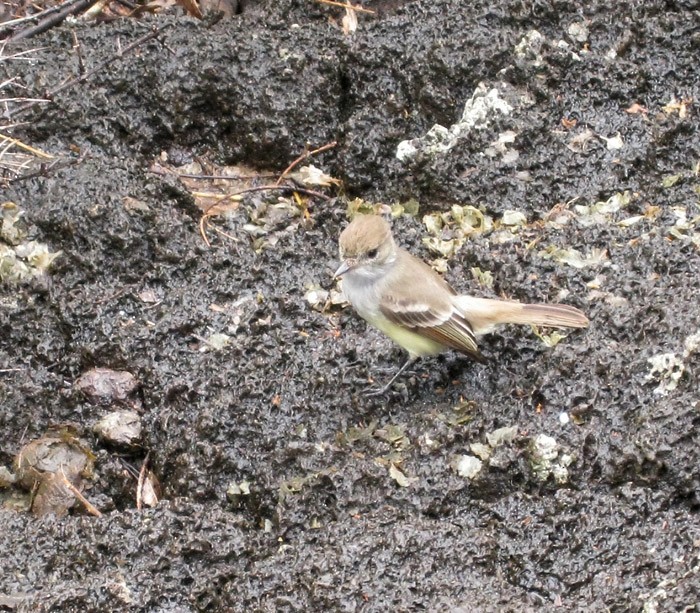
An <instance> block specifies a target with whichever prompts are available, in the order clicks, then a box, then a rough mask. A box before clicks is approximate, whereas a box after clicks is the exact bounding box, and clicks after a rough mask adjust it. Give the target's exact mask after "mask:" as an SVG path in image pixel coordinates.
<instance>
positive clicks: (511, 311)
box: [454, 296, 588, 335]
mask: <svg viewBox="0 0 700 613" xmlns="http://www.w3.org/2000/svg"><path fill="white" fill-rule="evenodd" d="M454 300H455V306H456V307H457V308H458V309H459V310H460V311H461V312H462V313H463V314H464V317H465V318H466V319H467V321H468V322H469V323H470V324H471V326H472V328H473V330H474V333H475V334H477V335H480V334H487V333H488V332H490V331H491V330H493V329H494V328H495V327H496V326H499V325H501V324H525V325H534V326H555V327H564V328H585V327H587V326H588V317H586V315H585V314H584V313H583V311H580V310H579V309H577V308H575V307H572V306H569V305H567V304H522V303H520V302H508V301H505V300H489V299H488V298H474V297H472V296H457V297H456V298H455V299H454Z"/></svg>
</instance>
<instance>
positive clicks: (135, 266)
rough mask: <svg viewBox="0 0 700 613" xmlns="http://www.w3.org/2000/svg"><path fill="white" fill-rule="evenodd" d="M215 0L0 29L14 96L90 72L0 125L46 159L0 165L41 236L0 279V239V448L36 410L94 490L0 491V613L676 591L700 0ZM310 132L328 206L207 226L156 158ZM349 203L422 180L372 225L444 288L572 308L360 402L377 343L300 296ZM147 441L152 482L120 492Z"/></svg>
mask: <svg viewBox="0 0 700 613" xmlns="http://www.w3.org/2000/svg"><path fill="white" fill-rule="evenodd" d="M239 4H240V6H241V8H242V11H241V12H240V14H238V15H235V16H232V17H229V18H224V19H220V20H216V19H211V18H210V19H207V20H204V21H196V20H194V19H191V18H185V17H182V16H179V15H176V14H175V13H173V14H171V15H166V16H157V17H144V18H141V19H122V20H118V21H114V22H111V23H103V24H100V25H95V24H75V23H73V24H68V23H66V24H63V25H61V26H60V27H57V28H53V29H51V30H49V31H48V32H46V33H45V34H42V35H40V36H37V37H34V38H31V39H29V40H26V41H21V42H19V43H17V44H14V45H11V46H8V47H6V48H5V49H4V50H3V54H4V56H5V57H6V56H8V55H11V54H12V53H16V52H19V51H26V50H31V52H30V53H29V56H30V57H31V58H33V59H31V60H29V61H27V60H25V61H20V60H19V59H18V58H15V59H5V61H3V62H2V63H0V69H1V70H2V71H3V72H2V76H0V81H5V80H6V79H8V78H11V77H14V78H15V79H16V80H17V83H18V84H22V85H23V86H25V89H22V92H23V93H22V96H23V97H41V96H42V95H43V94H44V93H45V92H46V91H47V90H51V89H55V88H56V87H57V86H58V85H60V84H61V83H62V82H63V81H64V80H66V79H69V78H71V77H76V76H78V75H79V74H81V70H84V71H88V70H90V69H92V68H94V67H99V70H97V71H96V72H95V73H94V74H92V75H90V76H89V77H88V78H86V79H85V80H84V81H83V82H79V83H75V84H72V85H70V86H68V87H66V88H65V89H62V90H61V91H57V92H56V93H55V95H54V96H53V100H52V102H50V103H43V104H40V105H36V106H34V107H33V108H32V109H29V110H24V111H23V110H21V109H18V106H19V104H20V103H11V104H9V106H8V108H9V109H10V111H12V110H13V109H14V114H9V115H6V119H5V120H3V121H4V122H5V123H4V124H3V125H5V126H7V125H8V124H9V123H17V122H19V121H22V122H26V123H24V125H22V126H20V127H19V128H15V129H14V130H13V132H12V134H13V135H14V136H15V137H16V138H18V139H20V140H21V141H22V142H23V143H25V144H27V145H30V146H32V147H34V148H37V149H41V150H43V151H45V152H47V153H50V154H52V155H53V156H54V160H53V161H52V162H51V163H49V162H44V164H43V166H38V165H35V166H34V167H33V169H32V172H29V173H28V175H27V176H25V177H23V178H19V179H14V180H12V181H10V182H7V183H6V186H5V189H4V190H3V196H2V200H3V201H8V202H9V201H12V202H13V203H14V205H15V206H16V208H14V207H11V206H9V205H4V209H3V211H4V215H5V217H4V218H5V219H6V220H7V221H6V223H5V225H4V230H3V231H4V234H3V240H2V241H0V245H5V253H6V254H7V249H9V248H10V246H11V248H12V249H15V250H16V248H17V247H18V245H19V244H24V243H23V242H22V241H27V240H34V241H37V242H38V243H40V244H42V245H45V246H46V247H47V248H48V250H49V253H55V252H58V251H60V254H59V255H58V256H57V257H56V259H55V260H54V261H53V262H52V263H51V266H50V267H49V269H48V272H47V273H44V274H41V275H38V276H35V277H32V278H30V279H24V280H21V281H12V280H10V279H9V278H7V277H8V274H9V273H7V270H5V269H3V268H2V267H0V271H3V270H5V273H4V274H5V277H6V278H5V280H4V281H3V283H2V285H0V432H2V437H0V466H3V467H5V468H6V469H7V470H5V471H4V473H3V474H5V475H6V480H5V482H9V481H11V480H12V475H9V474H8V473H13V474H16V473H17V472H18V471H17V468H18V467H17V466H16V464H15V458H16V456H17V455H18V454H19V453H20V451H21V450H23V449H25V450H26V447H25V445H27V444H28V443H30V442H31V441H36V440H42V439H41V437H44V436H45V435H46V433H47V432H53V433H54V434H53V436H54V439H52V440H56V439H57V440H58V441H59V442H60V441H62V442H63V443H64V444H68V445H69V446H72V448H73V449H80V450H81V451H82V452H84V457H85V458H88V463H89V464H91V466H92V467H91V470H89V471H83V474H82V477H81V479H80V480H79V481H80V484H79V485H80V489H81V490H82V494H83V495H84V496H85V498H86V500H87V501H89V503H91V504H92V505H93V506H94V507H95V509H96V510H98V511H99V512H100V513H101V517H97V516H95V515H94V514H90V513H89V512H88V511H87V510H86V507H85V505H84V504H82V503H76V504H74V505H73V507H72V508H71V509H70V510H68V512H67V514H62V516H60V517H56V516H55V515H54V514H53V513H48V514H45V515H41V516H39V515H37V513H36V509H35V512H34V513H33V512H31V511H28V510H26V501H27V494H22V493H21V492H22V489H21V488H20V486H19V484H17V483H15V484H11V483H7V484H6V487H4V488H3V489H0V494H2V500H3V503H4V506H3V508H2V509H0V521H1V523H2V526H3V529H2V531H1V532H0V550H2V552H3V563H2V564H1V565H0V608H4V609H10V610H16V611H127V610H128V611H178V612H179V611H203V610H209V611H224V610H231V611H251V610H255V611H278V610H282V611H286V610H304V611H332V610H342V611H413V610H430V611H511V610H512V611H523V610H529V609H531V608H532V609H534V608H537V609H544V610H548V609H555V608H560V609H563V610H572V611H573V610H584V609H585V610H608V609H610V610H615V611H641V610H644V611H679V610H692V608H693V607H697V606H698V604H699V603H700V587H699V586H700V527H699V524H698V510H699V509H700V446H698V440H699V438H698V435H699V430H700V393H699V392H698V383H699V381H698V367H699V366H700V357H699V356H700V312H699V311H698V306H697V305H698V300H699V298H700V281H699V279H700V277H699V275H698V270H700V204H699V201H700V195H699V189H700V187H699V186H700V182H699V181H698V174H699V166H698V164H699V163H700V137H699V130H698V120H697V116H698V100H700V78H699V74H700V69H699V68H698V63H697V57H698V51H699V49H700V34H699V32H698V29H697V11H696V10H695V11H694V10H693V8H692V6H691V5H692V3H691V2H681V1H679V2H669V1H664V2H662V1H661V0H658V1H655V0H649V1H647V2H643V3H639V2H624V1H623V2H617V3H609V2H607V3H604V2H591V3H587V4H586V7H585V8H583V9H577V10H575V11H574V10H572V9H571V8H570V4H569V3H562V2H556V1H550V2H544V1H543V2H536V3H523V2H519V1H515V0H510V1H509V0H503V1H497V2H492V1H491V2H478V1H477V2H469V3H462V2H449V1H446V0H444V1H439V0H430V1H428V0H426V1H421V0H416V1H414V2H375V3H367V6H369V7H371V8H375V9H377V11H378V12H377V14H375V15H365V14H362V15H359V16H358V28H357V31H356V32H355V33H354V34H352V35H345V34H343V32H342V29H341V26H340V19H341V18H342V16H343V10H342V9H339V8H334V7H329V6H325V5H321V4H316V3H312V2H303V3H302V2H295V1H293V0H284V1H280V2H258V3H253V2H246V3H239ZM154 27H156V28H159V34H158V36H157V37H156V38H153V39H151V40H148V41H145V42H144V43H143V44H141V45H139V46H138V47H137V48H136V49H134V50H133V51H132V52H131V53H128V54H125V55H124V56H123V57H117V58H114V54H115V52H116V50H117V49H118V46H121V48H124V47H126V46H128V45H129V44H130V43H132V42H134V41H137V40H138V39H139V38H141V37H143V36H144V35H146V34H148V33H149V32H150V31H151V29H152V28H154ZM76 41H78V42H79V47H78V46H76ZM110 58H113V61H111V62H109V63H108V64H106V65H104V66H102V67H100V62H103V61H105V60H107V59H110ZM81 67H82V68H81ZM480 84H483V85H480ZM8 92H9V93H10V94H12V95H15V94H17V92H16V91H13V90H8ZM475 92H477V93H476V95H475ZM473 96H474V98H472V97H473ZM469 100H472V103H471V104H470V105H469V107H468V109H467V110H468V111H470V112H467V113H465V104H466V103H467V102H468V101H469ZM12 104H15V106H14V107H13V106H12ZM475 109H476V110H475ZM479 109H481V110H483V113H482V114H479V112H477V111H478V110H479ZM470 113H471V114H470ZM474 113H476V114H474ZM460 118H462V120H463V121H462V122H460ZM435 124H439V125H441V126H443V127H444V128H445V130H433V131H431V128H432V127H433V126H434V125H435ZM428 134H430V137H428V136H427V135H428ZM331 141H337V143H338V144H337V146H335V147H334V148H330V149H328V150H326V151H324V152H322V153H319V154H318V155H316V156H314V157H313V159H312V161H313V163H314V164H315V165H316V166H318V167H319V168H322V169H323V170H324V171H325V172H326V173H328V174H329V175H331V176H332V177H335V178H337V179H340V180H342V186H330V187H323V188H322V187H317V188H315V191H321V192H323V193H324V194H326V196H328V197H330V199H329V200H324V199H322V198H320V197H318V196H313V195H311V196H309V195H303V194H300V195H299V198H298V199H294V198H293V197H292V195H291V192H290V191H289V190H287V191H283V192H272V191H261V192H253V193H249V194H248V195H246V196H245V197H244V198H243V200H242V201H241V202H240V204H238V205H237V206H236V208H235V210H233V211H229V212H228V214H227V215H225V216H221V217H218V218H216V219H215V220H213V224H214V225H215V226H216V228H217V229H219V230H221V231H223V232H225V234H221V233H217V232H214V231H211V229H210V231H209V232H207V237H208V240H209V243H210V244H209V245H207V243H206V242H205V241H204V239H203V237H202V235H201V233H200V227H199V223H200V217H201V210H200V209H199V208H198V206H197V202H198V201H197V198H196V196H195V195H193V193H192V192H193V190H192V189H191V188H188V186H187V185H186V184H185V183H184V182H183V181H182V180H178V179H177V178H173V177H172V176H165V175H163V174H159V173H156V172H152V171H153V170H154V168H155V166H154V164H156V163H158V164H161V165H167V164H169V165H170V166H171V167H172V166H183V167H184V166H186V165H191V164H193V163H194V162H196V161H198V160H199V161H201V160H212V161H215V162H216V163H218V164H228V165H239V166H240V165H244V166H245V167H246V168H252V169H255V170H256V171H258V172H261V173H272V174H273V175H275V176H277V175H279V173H281V172H282V171H283V170H284V169H285V168H286V167H287V166H288V165H289V164H290V162H292V161H293V160H294V159H295V158H296V157H297V156H298V155H299V154H300V153H301V152H302V151H303V150H304V148H305V146H306V145H307V143H308V144H309V146H310V147H311V148H314V147H319V146H321V145H324V144H326V143H330V142H331ZM403 141H411V144H410V145H408V144H404V145H402V147H401V148H399V144H400V143H401V142H403ZM397 148H399V149H400V151H401V152H402V154H401V156H400V158H401V159H399V158H397V155H396V154H397ZM407 152H408V153H407ZM261 181H262V180H261ZM266 181H267V182H268V183H269V182H270V180H269V179H268V180H266ZM274 181H275V179H272V182H273V183H274ZM280 197H284V198H283V200H281V201H280V200H279V198H280ZM353 198H362V199H363V200H364V201H365V202H368V203H380V202H381V203H384V204H386V205H388V206H392V205H393V207H394V212H395V213H398V212H400V210H401V209H400V208H399V207H398V206H396V205H397V204H402V205H403V209H404V210H406V211H408V212H411V213H415V205H416V202H417V203H418V205H419V212H418V214H417V215H415V214H414V215H409V214H404V215H401V216H398V217H397V218H396V219H395V221H394V228H395V232H396V236H397V240H398V241H399V242H400V243H401V244H403V245H404V246H406V247H408V248H409V249H411V250H412V251H413V252H414V253H416V254H417V255H420V256H421V257H423V258H424V259H426V260H430V261H434V260H435V259H436V258H438V256H439V254H438V253H437V251H436V250H435V249H434V248H435V247H439V248H440V250H442V255H443V256H444V258H442V262H441V264H442V266H443V268H445V269H446V272H445V276H446V278H447V279H448V280H449V281H450V283H452V284H453V285H454V286H455V287H456V288H457V289H459V290H461V291H464V292H473V293H478V294H480V295H485V296H501V297H507V298H512V299H518V300H526V301H545V300H551V301H563V302H566V303H569V304H573V305H575V306H577V307H579V308H581V309H583V310H584V311H585V312H586V313H587V314H588V315H589V317H590V319H591V325H590V327H589V328H588V329H586V330H583V331H576V332H570V333H568V335H567V336H566V338H564V339H563V340H561V341H560V342H559V343H558V344H556V345H555V346H553V347H551V346H548V344H547V343H545V342H544V341H543V338H544V340H547V339H549V340H551V337H543V338H540V337H539V336H538V335H537V334H535V333H534V332H533V331H532V330H530V329H523V328H506V329H503V330H500V331H499V332H497V333H495V334H493V335H490V336H488V337H486V338H485V339H484V340H483V348H484V353H485V355H486V356H487V357H488V363H487V364H485V365H479V364H474V363H471V362H469V361H468V360H465V359H462V358H460V357H458V356H456V355H451V354H447V355H444V356H440V357H437V358H431V359H426V360H423V361H422V362H421V363H420V364H418V365H417V366H416V367H415V369H414V372H413V373H411V374H409V375H408V376H406V377H404V378H403V379H402V380H401V382H399V383H398V384H397V385H396V386H395V387H394V388H393V389H392V391H391V392H390V393H389V394H387V395H386V396H384V397H378V398H366V397H364V396H363V395H362V393H361V392H362V390H363V389H365V388H366V387H367V386H368V385H369V384H370V383H371V382H372V381H373V380H378V381H381V380H382V378H383V377H385V376H386V374H385V372H386V371H387V370H389V371H390V370H391V369H393V368H395V367H397V366H398V365H399V364H400V363H401V361H402V359H403V355H402V354H401V352H400V351H399V350H398V349H397V348H395V347H393V346H392V345H391V343H390V342H389V341H388V340H386V339H385V338H383V337H382V336H381V335H380V334H379V333H378V332H376V331H374V330H370V329H368V328H367V326H366V325H365V323H364V322H362V321H361V320H359V319H358V318H357V317H356V316H354V315H353V314H352V312H351V311H350V309H343V308H341V306H339V305H331V306H329V305H322V304H321V305H319V304H318V303H314V301H313V300H310V296H309V290H310V289H313V290H315V291H316V293H317V294H318V295H321V296H325V295H326V294H324V293H323V292H325V291H328V290H330V289H331V288H332V287H333V282H332V279H331V276H332V272H333V270H334V269H335V267H336V266H337V263H338V261H337V253H336V251H337V236H338V234H339V232H340V230H341V229H342V228H343V227H344V225H345V224H346V223H347V215H346V211H347V207H348V202H349V201H351V200H352V199H353ZM411 199H413V200H414V201H416V202H409V201H410V200H411ZM455 205H457V206H458V207H459V208H455ZM470 207H473V208H470ZM475 210H478V211H479V215H480V216H479V215H477V216H478V217H479V220H480V223H481V224H482V225H481V227H480V229H481V230H482V231H479V232H471V233H470V229H471V228H472V226H470V225H469V224H468V223H466V222H465V221H464V219H463V216H464V215H467V216H469V215H474V214H475V213H474V211H475ZM17 211H21V216H20V217H17V215H16V213H17ZM447 212H451V213H450V214H449V215H447V214H445V216H444V217H443V218H440V223H441V224H443V225H442V227H438V228H436V224H435V220H436V219H437V218H436V217H435V215H436V214H438V213H447ZM514 212H518V213H521V214H522V215H517V214H515V213H514ZM424 215H432V216H433V217H428V218H427V219H426V220H425V222H424V220H423V216H424ZM489 220H491V222H492V224H493V227H491V226H490V225H489ZM426 222H427V224H426ZM438 225H439V224H438ZM15 228H17V232H16V233H15V234H14V235H12V236H10V235H11V234H12V233H13V232H14V229H15ZM465 228H466V230H465ZM431 232H432V234H431ZM465 234H466V238H465V237H464V235H465ZM424 238H432V239H433V240H432V243H430V245H428V244H426V242H425V241H424V240H422V239H424ZM437 239H440V240H439V241H438V240H437ZM462 242H463V244H462ZM460 245H461V249H456V247H457V246H460ZM430 246H432V247H433V249H431V248H430ZM16 253H17V258H18V260H20V261H22V257H23V256H22V253H23V252H22V251H21V250H20V251H17V252H16ZM8 257H9V256H8ZM43 257H44V261H45V260H46V256H43ZM25 259H27V258H26V256H25ZM27 262H28V260H27ZM472 269H479V270H478V271H476V270H475V272H474V273H473V272H472ZM485 273H490V279H491V281H489V275H488V274H485ZM324 306H325V308H323V307H324ZM547 332H548V333H549V332H551V331H547ZM223 335H225V336H223ZM222 339H223V341H225V342H221V343H219V342H215V341H222ZM550 344H553V343H550ZM94 368H108V369H113V370H115V371H120V372H128V373H131V374H133V375H134V377H135V379H136V381H137V383H138V387H137V388H136V389H135V390H134V391H131V392H128V393H125V394H124V395H123V396H121V397H114V396H112V398H111V400H109V401H105V398H104V397H102V398H101V399H100V398H96V397H95V396H94V395H91V394H90V393H87V392H86V390H85V388H84V387H81V386H80V385H77V384H76V382H78V381H79V380H80V377H81V376H83V375H85V373H87V372H90V371H91V369H94ZM115 409H129V410H130V411H134V412H136V413H137V414H138V416H139V418H140V420H141V423H142V432H141V434H140V437H139V440H138V444H136V445H129V446H126V447H125V446H123V445H117V444H110V443H105V442H104V439H103V438H100V437H98V436H96V435H95V434H94V432H93V427H94V425H95V423H96V422H97V421H98V420H100V419H101V418H102V417H103V416H104V415H106V414H107V413H109V412H111V411H113V410H115ZM56 444H59V443H56ZM145 460H147V461H148V466H149V467H150V469H151V470H152V471H153V473H152V474H153V479H154V480H156V479H157V481H158V482H159V483H160V488H161V492H160V502H159V503H158V504H157V505H156V506H154V507H149V506H148V504H144V505H142V506H143V508H142V509H141V510H137V508H136V497H135V490H136V485H137V476H138V473H139V471H140V469H141V467H142V465H143V463H144V461H145ZM477 460H478V461H477ZM479 462H480V464H479ZM129 467H132V468H133V470H132V471H131V473H130V472H129ZM474 467H477V468H479V469H478V470H477V469H474V470H473V471H472V468H474ZM2 482H3V481H0V483H2ZM25 485H26V484H25ZM72 500H73V498H72V497H71V501H72ZM23 505H24V506H23Z"/></svg>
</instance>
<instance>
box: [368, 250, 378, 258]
mask: <svg viewBox="0 0 700 613" xmlns="http://www.w3.org/2000/svg"><path fill="white" fill-rule="evenodd" d="M367 257H368V258H370V259H374V258H376V257H377V250H376V249H370V250H369V251H368V252H367Z"/></svg>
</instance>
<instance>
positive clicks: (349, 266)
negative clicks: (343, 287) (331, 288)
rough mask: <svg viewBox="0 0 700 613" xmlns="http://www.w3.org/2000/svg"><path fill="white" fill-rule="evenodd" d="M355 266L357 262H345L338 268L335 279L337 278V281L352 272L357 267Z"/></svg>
mask: <svg viewBox="0 0 700 613" xmlns="http://www.w3.org/2000/svg"><path fill="white" fill-rule="evenodd" d="M355 264H356V262H355V260H350V259H348V260H344V261H343V263H342V264H341V265H340V266H338V270H336V271H335V274H334V275H333V277H335V278H336V279H337V278H338V277H342V276H343V275H344V274H345V273H346V272H348V271H349V270H352V269H353V268H354V267H355Z"/></svg>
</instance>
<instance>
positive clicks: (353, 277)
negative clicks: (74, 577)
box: [335, 215, 588, 395]
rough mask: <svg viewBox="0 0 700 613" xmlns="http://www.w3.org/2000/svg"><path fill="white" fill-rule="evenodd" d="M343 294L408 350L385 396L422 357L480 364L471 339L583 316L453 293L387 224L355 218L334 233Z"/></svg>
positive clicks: (573, 322) (577, 323) (579, 321)
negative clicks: (504, 327) (452, 356)
mask: <svg viewBox="0 0 700 613" xmlns="http://www.w3.org/2000/svg"><path fill="white" fill-rule="evenodd" d="M339 247H340V259H341V260H342V263H341V264H340V266H339V268H338V270H336V271H335V277H336V278H338V277H342V283H343V292H344V293H345V297H346V298H347V299H348V301H349V302H350V303H351V304H352V306H353V307H354V309H355V310H356V311H357V313H358V314H359V315H360V317H362V318H363V319H365V320H366V321H367V322H369V323H370V324H372V325H373V326H374V327H375V328H378V329H379V330H381V331H382V332H383V333H384V334H386V335H387V336H388V337H389V338H390V339H392V340H393V341H394V342H395V343H397V344H398V345H400V346H401V347H403V348H404V349H405V350H406V351H408V354H409V358H408V360H407V361H406V363H405V364H404V365H403V366H402V367H401V368H400V369H399V371H398V372H397V373H396V374H395V375H394V376H393V377H392V378H391V380H390V381H389V382H388V383H387V384H386V385H385V386H384V387H382V388H381V389H378V390H372V391H371V392H369V395H378V394H383V393H385V392H386V391H387V390H388V389H389V388H390V387H391V385H392V384H393V383H394V381H395V380H396V379H397V378H398V377H399V375H401V373H402V372H403V371H404V370H405V369H406V368H407V367H408V366H409V364H411V363H412V362H413V361H414V360H416V359H417V358H418V357H421V356H427V355H434V354H436V353H440V352H442V351H445V350H447V349H454V350H456V351H459V352H460V353H463V354H465V355H467V356H469V357H470V358H472V359H474V360H476V361H478V362H485V359H484V357H483V356H482V355H481V352H480V351H479V347H478V345H477V337H479V336H481V335H482V334H486V333H488V332H490V331H491V330H493V329H494V328H495V327H496V326H498V325H501V324H525V325H537V326H561V327H567V328H585V327H586V326H588V318H587V317H586V315H585V314H584V313H583V312H582V311H580V310H579V309H577V308H574V307H572V306H568V305H565V304H522V303H520V302H510V301H505V300H490V299H487V298H475V297H472V296H466V295H459V294H457V292H455V291H454V290H453V289H452V288H451V287H450V286H449V285H448V284H447V282H446V281H444V279H443V278H442V277H441V276H440V275H438V274H437V273H436V272H435V271H434V270H433V269H432V268H430V266H428V265H427V264H425V263H424V262H422V261H421V260H419V259H418V258H416V257H414V256H413V255H411V254H410V253H409V252H408V251H406V250H405V249H402V248H401V247H399V246H398V245H397V244H396V243H395V242H394V238H393V236H392V235H391V227H390V226H389V224H388V222H387V221H386V220H385V219H383V218H382V217H379V216H378V215H358V216H356V217H355V218H354V219H353V220H352V222H351V223H350V224H349V225H348V226H347V228H345V230H343V232H342V233H341V235H340V241H339Z"/></svg>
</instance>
